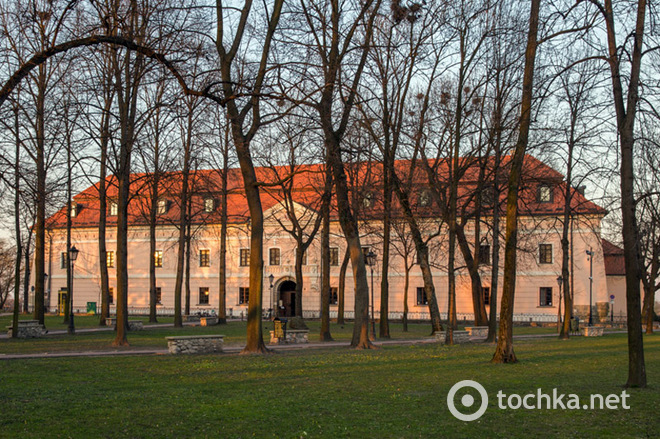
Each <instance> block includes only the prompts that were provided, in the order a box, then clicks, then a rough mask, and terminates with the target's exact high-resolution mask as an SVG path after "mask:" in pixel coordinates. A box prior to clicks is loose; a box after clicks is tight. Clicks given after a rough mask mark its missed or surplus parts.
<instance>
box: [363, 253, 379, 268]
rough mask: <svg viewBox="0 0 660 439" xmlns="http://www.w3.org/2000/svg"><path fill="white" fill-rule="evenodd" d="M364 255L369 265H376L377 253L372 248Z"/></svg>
mask: <svg viewBox="0 0 660 439" xmlns="http://www.w3.org/2000/svg"><path fill="white" fill-rule="evenodd" d="M364 257H365V259H366V261H365V262H366V263H367V265H368V266H370V267H373V266H374V265H376V253H374V252H373V251H372V250H369V253H367V254H366V255H365V256H364Z"/></svg>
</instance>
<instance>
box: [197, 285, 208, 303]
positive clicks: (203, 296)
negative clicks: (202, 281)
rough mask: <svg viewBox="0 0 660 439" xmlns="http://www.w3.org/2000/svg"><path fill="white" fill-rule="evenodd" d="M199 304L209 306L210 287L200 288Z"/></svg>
mask: <svg viewBox="0 0 660 439" xmlns="http://www.w3.org/2000/svg"><path fill="white" fill-rule="evenodd" d="M199 304H200V305H208V304H209V287H199Z"/></svg>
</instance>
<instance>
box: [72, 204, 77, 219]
mask: <svg viewBox="0 0 660 439" xmlns="http://www.w3.org/2000/svg"><path fill="white" fill-rule="evenodd" d="M76 215H78V203H74V202H71V218H75V217H76Z"/></svg>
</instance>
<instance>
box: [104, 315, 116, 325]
mask: <svg viewBox="0 0 660 439" xmlns="http://www.w3.org/2000/svg"><path fill="white" fill-rule="evenodd" d="M116 324H117V317H106V318H105V326H115V325H116Z"/></svg>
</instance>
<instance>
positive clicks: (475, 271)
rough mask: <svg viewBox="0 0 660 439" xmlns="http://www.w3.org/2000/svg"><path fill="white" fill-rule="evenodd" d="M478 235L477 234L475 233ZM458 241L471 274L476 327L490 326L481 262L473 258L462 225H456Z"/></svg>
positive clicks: (475, 251)
mask: <svg viewBox="0 0 660 439" xmlns="http://www.w3.org/2000/svg"><path fill="white" fill-rule="evenodd" d="M475 223H476V224H475V227H479V221H478V220H477V221H475ZM475 234H476V232H475ZM456 239H457V241H458V246H459V248H460V250H461V254H462V255H463V260H465V265H466V266H467V268H468V272H469V273H470V287H471V290H472V309H473V311H474V325H475V326H486V325H487V324H488V316H487V315H486V305H484V300H483V297H484V296H483V286H482V284H481V274H479V261H478V260H477V259H475V258H473V257H472V250H470V245H469V243H468V240H467V237H466V236H465V228H464V226H463V225H461V224H457V225H456ZM478 242H479V240H478V238H475V247H474V253H475V256H476V255H477V254H478V253H477V252H478V251H479V247H478Z"/></svg>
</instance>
